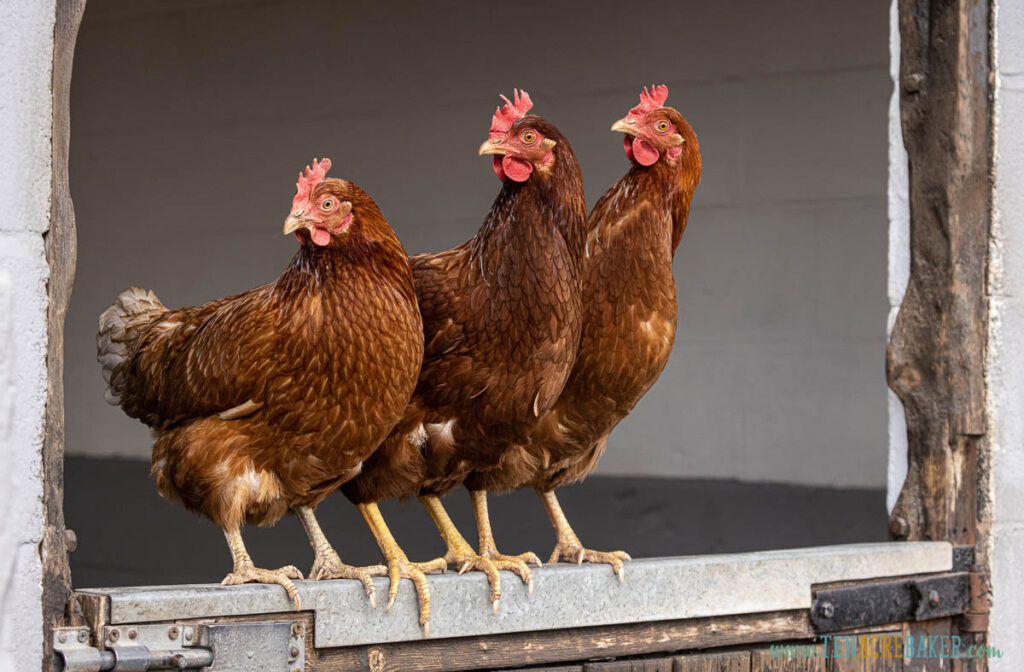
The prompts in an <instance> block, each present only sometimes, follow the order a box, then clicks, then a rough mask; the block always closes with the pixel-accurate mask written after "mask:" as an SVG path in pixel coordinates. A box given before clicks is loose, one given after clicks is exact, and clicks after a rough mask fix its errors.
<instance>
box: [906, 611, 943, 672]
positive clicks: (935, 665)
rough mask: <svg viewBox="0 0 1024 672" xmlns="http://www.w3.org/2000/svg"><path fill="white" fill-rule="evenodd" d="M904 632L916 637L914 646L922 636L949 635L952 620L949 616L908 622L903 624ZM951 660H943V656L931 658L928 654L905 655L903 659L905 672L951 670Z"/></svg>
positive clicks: (907, 635) (908, 635)
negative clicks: (933, 619)
mask: <svg viewBox="0 0 1024 672" xmlns="http://www.w3.org/2000/svg"><path fill="white" fill-rule="evenodd" d="M903 634H904V635H905V636H906V637H908V638H909V637H913V638H914V642H915V644H914V646H915V647H916V646H917V642H918V641H920V640H921V638H922V637H924V638H927V637H930V636H932V635H938V636H943V635H949V634H950V620H949V619H948V618H942V619H938V620H935V621H923V622H920V623H907V624H905V625H904V626H903ZM951 662H952V661H950V660H943V659H942V658H938V657H935V658H929V657H927V656H919V655H916V653H915V654H914V655H911V656H909V657H905V658H904V661H903V670H904V672H949V670H950V669H952V668H951V665H950V663H951Z"/></svg>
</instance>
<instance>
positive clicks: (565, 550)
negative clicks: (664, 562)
mask: <svg viewBox="0 0 1024 672" xmlns="http://www.w3.org/2000/svg"><path fill="white" fill-rule="evenodd" d="M537 494H538V495H540V498H541V499H542V500H544V508H546V509H547V510H548V517H549V518H551V526H552V527H554V528H555V534H556V535H557V538H558V541H557V542H556V543H555V550H554V551H553V552H552V553H551V558H550V559H549V560H548V562H558V561H559V560H567V561H569V562H575V563H576V564H577V565H582V564H583V563H584V562H593V563H607V564H609V565H611V566H612V570H613V571H614V572H615V574H616V575H617V576H618V577H619V583H622V582H624V581H625V580H626V569H625V567H624V566H623V564H622V563H623V561H624V560H625V561H627V562H628V561H629V560H632V558H631V557H629V553H626V552H625V551H611V552H608V553H605V552H602V551H592V550H590V549H588V548H584V547H583V544H581V543H580V540H579V537H577V536H576V533H575V532H574V531H573V529H572V527H571V526H570V525H569V521H568V519H566V517H565V513H563V512H562V507H561V505H559V503H558V498H557V497H555V491H554V490H547V491H541V490H538V491H537Z"/></svg>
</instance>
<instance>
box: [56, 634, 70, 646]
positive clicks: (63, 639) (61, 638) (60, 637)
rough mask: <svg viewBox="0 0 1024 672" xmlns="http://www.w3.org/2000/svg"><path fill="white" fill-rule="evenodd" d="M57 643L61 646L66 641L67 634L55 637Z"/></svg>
mask: <svg viewBox="0 0 1024 672" xmlns="http://www.w3.org/2000/svg"><path fill="white" fill-rule="evenodd" d="M57 641H58V642H60V643H61V644H63V643H64V642H66V641H68V636H67V634H66V633H63V632H62V633H60V634H59V635H57Z"/></svg>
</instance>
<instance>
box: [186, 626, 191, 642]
mask: <svg viewBox="0 0 1024 672" xmlns="http://www.w3.org/2000/svg"><path fill="white" fill-rule="evenodd" d="M185 641H186V642H191V641H192V628H185Z"/></svg>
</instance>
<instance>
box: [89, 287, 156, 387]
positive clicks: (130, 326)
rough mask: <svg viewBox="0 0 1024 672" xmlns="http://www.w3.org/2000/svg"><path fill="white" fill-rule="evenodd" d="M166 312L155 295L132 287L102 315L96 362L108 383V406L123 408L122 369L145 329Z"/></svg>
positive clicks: (97, 337)
mask: <svg viewBox="0 0 1024 672" xmlns="http://www.w3.org/2000/svg"><path fill="white" fill-rule="evenodd" d="M165 312H167V308H166V307H165V306H164V304H163V303H161V302H160V299H158V298H156V295H155V294H154V293H153V292H147V291H146V290H144V289H139V288H138V287H129V288H128V289H126V290H125V291H123V292H121V294H120V296H118V297H117V301H115V302H114V304H113V305H112V306H110V308H107V309H106V310H105V311H103V314H102V315H100V319H99V333H97V335H96V359H97V361H99V363H100V366H101V367H102V370H103V380H105V381H106V383H107V390H106V392H105V393H104V395H103V396H104V398H105V399H106V400H107V403H108V404H112V405H114V406H117V405H120V403H121V395H122V393H123V392H124V375H123V373H122V371H123V369H124V367H123V366H122V365H123V364H124V363H125V361H126V360H128V359H129V358H130V357H131V355H132V352H133V351H134V349H135V344H136V342H137V341H138V339H139V337H140V336H141V335H142V334H143V333H144V332H145V327H146V326H148V325H149V324H150V323H151V322H152V321H153V320H155V319H156V318H158V317H159V316H160V315H162V314H163V313H165Z"/></svg>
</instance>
